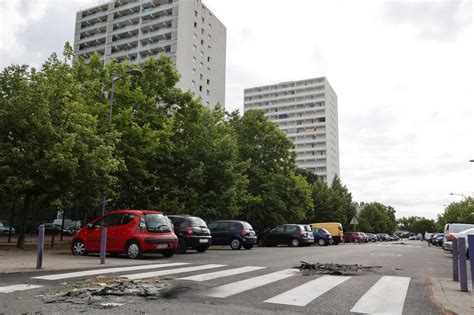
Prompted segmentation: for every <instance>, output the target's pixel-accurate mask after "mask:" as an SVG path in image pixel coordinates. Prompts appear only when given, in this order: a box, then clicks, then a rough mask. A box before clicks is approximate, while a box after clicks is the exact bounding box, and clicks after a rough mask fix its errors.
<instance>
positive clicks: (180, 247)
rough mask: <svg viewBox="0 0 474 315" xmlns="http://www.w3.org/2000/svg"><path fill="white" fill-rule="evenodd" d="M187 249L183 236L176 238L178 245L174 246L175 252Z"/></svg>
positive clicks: (179, 252)
mask: <svg viewBox="0 0 474 315" xmlns="http://www.w3.org/2000/svg"><path fill="white" fill-rule="evenodd" d="M187 249H188V245H187V244H186V241H185V240H184V239H183V238H179V239H178V247H176V254H184V253H186V250H187Z"/></svg>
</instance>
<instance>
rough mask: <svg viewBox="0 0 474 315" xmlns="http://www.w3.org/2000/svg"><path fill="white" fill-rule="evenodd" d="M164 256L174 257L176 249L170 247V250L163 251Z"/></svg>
mask: <svg viewBox="0 0 474 315" xmlns="http://www.w3.org/2000/svg"><path fill="white" fill-rule="evenodd" d="M162 254H163V256H165V257H167V258H169V257H173V255H174V249H168V250H165V251H163V252H162Z"/></svg>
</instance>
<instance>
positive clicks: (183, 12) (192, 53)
mask: <svg viewBox="0 0 474 315" xmlns="http://www.w3.org/2000/svg"><path fill="white" fill-rule="evenodd" d="M94 52H97V53H99V55H100V56H101V58H102V60H104V62H106V63H107V62H109V61H111V60H113V59H115V60H116V61H123V60H128V61H130V62H133V63H140V62H143V61H144V60H146V59H147V58H150V57H154V58H157V57H159V56H160V55H162V54H164V55H166V56H168V57H169V58H171V60H172V61H173V63H174V65H175V68H176V69H177V70H178V72H179V73H180V74H181V81H180V82H179V84H178V86H179V87H180V88H182V89H183V90H185V91H188V90H189V91H191V92H194V94H195V96H196V97H200V98H201V99H202V101H203V104H205V105H207V106H208V107H211V108H213V107H214V106H215V104H216V103H218V102H219V103H220V104H221V105H222V106H224V101H225V66H226V28H225V26H224V25H223V24H222V23H221V22H220V21H219V19H217V18H216V17H215V16H214V14H213V13H212V12H211V11H210V10H209V9H208V8H207V7H206V6H205V5H204V4H203V3H202V2H201V0H179V1H178V0H136V1H133V0H109V1H102V2H99V3H98V4H97V5H94V6H91V7H88V8H85V9H82V10H81V11H79V12H77V14H76V29H75V37H74V53H75V56H76V57H79V56H82V57H84V58H86V59H87V58H88V57H89V56H90V55H91V54H92V53H94Z"/></svg>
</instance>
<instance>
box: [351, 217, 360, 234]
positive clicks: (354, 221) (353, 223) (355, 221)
mask: <svg viewBox="0 0 474 315" xmlns="http://www.w3.org/2000/svg"><path fill="white" fill-rule="evenodd" d="M350 224H352V225H354V229H353V231H354V232H355V228H356V225H357V224H359V221H357V218H356V217H355V216H354V217H352V220H351V223H350Z"/></svg>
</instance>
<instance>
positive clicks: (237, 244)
mask: <svg viewBox="0 0 474 315" xmlns="http://www.w3.org/2000/svg"><path fill="white" fill-rule="evenodd" d="M241 247H242V242H241V241H240V240H239V239H238V238H234V239H233V240H232V241H231V242H230V248H232V249H233V250H239V249H240V248H241Z"/></svg>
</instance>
